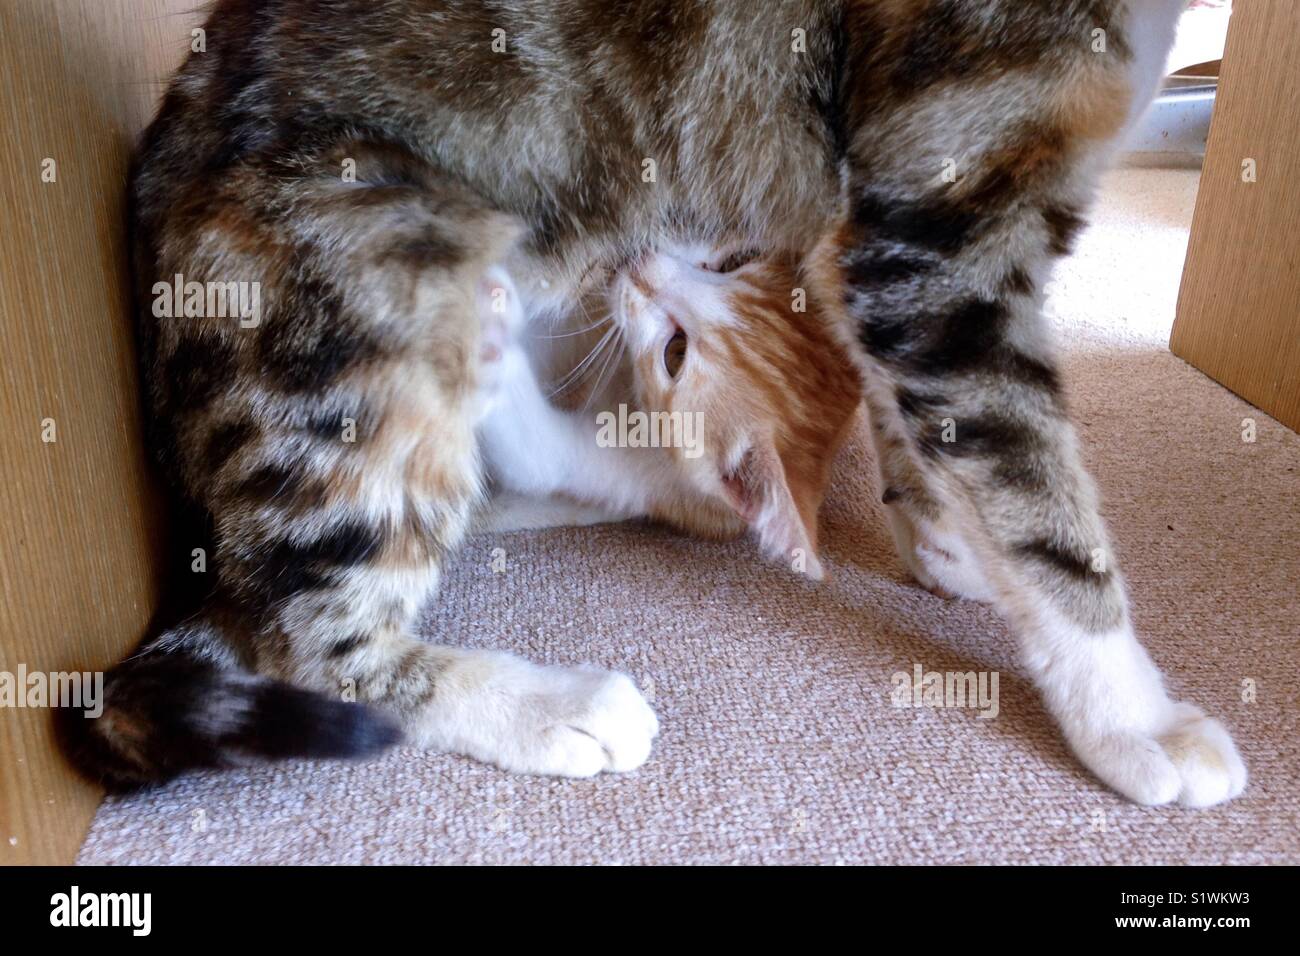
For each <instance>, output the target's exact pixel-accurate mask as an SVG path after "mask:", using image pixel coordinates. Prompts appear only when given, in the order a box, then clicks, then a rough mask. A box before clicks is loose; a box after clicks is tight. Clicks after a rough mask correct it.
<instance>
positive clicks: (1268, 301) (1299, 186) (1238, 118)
mask: <svg viewBox="0 0 1300 956" xmlns="http://www.w3.org/2000/svg"><path fill="white" fill-rule="evenodd" d="M1297 104H1300V3H1296V2H1295V0H1250V2H1249V3H1242V4H1239V5H1238V6H1237V8H1236V12H1235V13H1234V14H1233V16H1232V24H1231V26H1230V28H1229V30H1228V45H1227V51H1226V53H1225V56H1224V61H1223V73H1222V76H1221V78H1220V81H1219V94H1218V99H1217V103H1216V105H1215V108H1214V121H1213V124H1212V125H1211V127H1210V139H1209V144H1208V146H1207V149H1206V156H1205V169H1204V172H1203V173H1202V176H1201V188H1200V192H1199V194H1198V195H1197V199H1196V213H1195V216H1194V218H1193V221H1192V234H1191V241H1190V243H1189V246H1188V251H1187V263H1186V265H1185V266H1184V269H1183V283H1182V289H1181V291H1180V293H1179V298H1178V314H1177V318H1176V320H1175V322H1174V329H1173V335H1172V336H1171V338H1170V341H1169V347H1170V349H1171V350H1172V351H1173V353H1174V354H1175V355H1178V356H1180V357H1181V358H1183V359H1185V360H1186V361H1188V362H1190V363H1191V364H1192V365H1195V366H1196V367H1197V368H1199V369H1200V370H1201V371H1203V372H1204V373H1205V374H1206V375H1209V376H1210V377H1211V378H1213V379H1214V380H1215V381H1217V382H1219V383H1221V384H1223V385H1225V386H1226V387H1228V388H1230V389H1231V390H1232V391H1234V392H1236V393H1237V394H1238V395H1240V396H1241V397H1242V398H1244V399H1246V400H1247V401H1248V402H1250V403H1251V404H1253V405H1255V406H1257V407H1258V408H1260V409H1262V410H1263V411H1265V412H1267V413H1268V414H1270V415H1272V416H1273V417H1274V418H1276V419H1277V420H1278V421H1280V422H1282V423H1283V424H1285V425H1287V426H1289V427H1290V428H1293V429H1296V430H1300V268H1298V267H1297V266H1298V265H1300V132H1298V130H1300V125H1298V124H1297V123H1296V118H1295V117H1296V109H1297ZM1248 159H1253V160H1254V161H1255V168H1256V182H1253V183H1249V182H1243V180H1242V172H1243V163H1244V162H1245V161H1246V160H1248Z"/></svg>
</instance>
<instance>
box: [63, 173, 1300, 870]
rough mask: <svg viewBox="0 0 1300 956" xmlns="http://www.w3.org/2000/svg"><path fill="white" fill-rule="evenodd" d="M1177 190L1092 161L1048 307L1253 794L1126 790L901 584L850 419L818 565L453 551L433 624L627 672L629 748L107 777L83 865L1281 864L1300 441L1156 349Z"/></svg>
mask: <svg viewBox="0 0 1300 956" xmlns="http://www.w3.org/2000/svg"><path fill="white" fill-rule="evenodd" d="M1196 183H1197V174H1196V173H1195V172H1186V171H1167V170H1124V171H1119V172H1116V173H1113V174H1111V175H1110V176H1109V177H1108V178H1107V179H1106V182H1105V188H1104V190H1103V195H1102V201H1101V203H1100V205H1099V208H1098V209H1097V210H1096V212H1095V215H1094V217H1093V219H1094V225H1093V227H1092V228H1091V229H1090V230H1089V231H1088V232H1087V233H1086V234H1085V235H1084V236H1083V237H1082V239H1081V241H1080V243H1079V246H1078V250H1077V253H1076V255H1074V256H1073V257H1072V258H1071V259H1069V260H1068V261H1065V262H1063V263H1062V264H1061V265H1060V266H1059V268H1058V270H1057V273H1056V278H1055V280H1054V282H1053V286H1052V298H1051V301H1050V311H1051V314H1052V317H1053V322H1054V324H1055V325H1056V326H1057V328H1058V334H1059V338H1060V340H1061V344H1062V347H1063V353H1064V362H1065V378H1066V381H1067V386H1068V389H1069V394H1070V400H1071V404H1072V406H1073V409H1074V413H1075V415H1076V418H1077V420H1078V423H1079V430H1080V433H1081V437H1082V440H1083V443H1084V446H1085V457H1086V460H1087V461H1088V463H1089V465H1090V467H1091V468H1092V469H1093V471H1094V473H1095V475H1096V476H1097V479H1098V483H1099V485H1100V486H1101V489H1102V491H1103V494H1104V497H1105V511H1106V514H1107V517H1108V519H1109V521H1110V524H1111V527H1112V531H1113V535H1114V538H1115V543H1116V546H1117V549H1118V551H1119V556H1120V560H1121V562H1122V565H1123V567H1124V568H1125V571H1126V573H1127V577H1128V581H1129V586H1130V590H1131V592H1132V595H1133V610H1134V614H1135V617H1136V621H1137V625H1138V628H1139V630H1140V632H1141V634H1142V635H1143V636H1144V639H1145V642H1146V645H1147V647H1148V648H1149V649H1150V651H1151V654H1152V656H1153V657H1154V658H1155V660H1156V662H1157V663H1158V665H1159V666H1160V667H1161V668H1162V669H1163V670H1164V672H1165V674H1166V675H1167V678H1168V683H1169V685H1170V687H1171V689H1172V690H1173V692H1174V693H1175V694H1176V695H1177V696H1179V697H1182V698H1185V699H1188V700H1191V701H1193V702H1195V703H1197V704H1199V705H1201V706H1202V707H1204V708H1205V709H1206V710H1208V711H1209V712H1210V713H1211V714H1214V715H1215V716H1218V717H1219V718H1221V719H1222V720H1223V721H1224V722H1225V723H1226V724H1227V725H1228V727H1229V728H1230V729H1231V730H1232V732H1233V734H1234V735H1235V737H1236V740H1237V742H1238V745H1239V746H1240V748H1241V752H1242V754H1243V756H1244V758H1245V760H1246V763H1247V765H1248V766H1249V769H1250V773H1251V782H1250V785H1249V787H1248V789H1247V791H1246V793H1245V795H1244V796H1243V797H1242V798H1240V799H1238V800H1237V801H1235V802H1233V803H1230V804H1228V805H1226V806H1220V807H1217V808H1214V809H1211V810H1204V811H1187V810H1181V809H1176V808H1163V809H1147V808H1141V807H1136V806H1132V805H1130V804H1128V803H1125V802H1123V801H1122V800H1121V799H1119V798H1118V797H1116V796H1115V795H1114V794H1113V793H1111V792H1110V791H1108V790H1107V789H1106V788H1105V787H1103V786H1102V785H1101V784H1100V783H1098V782H1097V781H1096V780H1094V779H1093V778H1092V777H1091V776H1090V775H1089V774H1088V773H1087V772H1086V771H1085V770H1084V769H1083V768H1082V767H1081V766H1080V765H1079V764H1077V763H1076V762H1075V760H1074V759H1073V758H1072V757H1071V756H1070V754H1069V753H1068V752H1067V750H1066V749H1065V747H1064V745H1063V743H1062V741H1061V739H1060V737H1059V736H1058V734H1057V731H1056V728H1055V727H1054V726H1053V725H1052V724H1051V722H1050V721H1049V719H1048V717H1047V715H1046V713H1045V712H1044V710H1043V707H1042V705H1041V703H1040V701H1039V698H1038V695H1037V694H1036V692H1035V690H1034V688H1033V687H1032V685H1031V684H1029V683H1028V682H1027V681H1026V679H1025V678H1024V676H1023V672H1022V671H1021V670H1020V668H1019V667H1018V664H1017V655H1016V647H1015V644H1014V641H1013V640H1012V638H1011V636H1010V635H1009V633H1008V631H1007V629H1006V628H1005V627H1004V625H1003V624H1002V623H1000V621H999V620H998V618H997V617H996V616H995V615H994V614H993V613H992V612H991V611H989V610H988V609H986V608H984V607H982V606H979V605H975V604H964V603H949V602H945V601H942V600H940V599H938V598H935V597H932V596H931V595H930V594H928V593H926V592H924V591H922V590H919V589H918V588H916V587H915V586H913V585H912V584H911V583H910V582H909V580H908V579H907V577H906V575H905V574H904V572H903V570H902V568H901V566H900V564H899V562H898V560H897V558H896V557H895V555H894V552H893V549H892V546H891V544H890V541H889V536H888V532H887V531H886V528H885V526H884V523H883V519H882V516H881V515H880V513H879V509H878V506H877V505H876V504H875V492H874V489H873V483H872V479H871V472H872V468H871V463H870V459H869V457H868V455H867V453H866V450H865V443H864V441H863V440H862V439H863V436H862V435H861V434H859V435H858V437H857V438H856V439H855V440H854V442H853V443H852V445H851V446H850V447H849V448H848V449H847V450H846V452H845V454H844V455H843V458H842V459H841V461H840V462H839V465H838V469H837V475H836V481H835V486H834V490H833V492H832V494H831V497H830V500H829V501H828V503H827V506H826V508H825V510H824V512H823V540H824V550H825V558H826V561H827V566H828V569H829V570H830V572H831V574H832V576H833V577H832V580H831V581H829V582H828V583H826V584H825V585H823V586H821V587H816V586H813V585H810V584H808V583H806V582H803V581H801V580H799V579H797V578H795V577H794V576H793V575H790V574H788V573H785V572H784V571H783V570H782V569H780V568H777V567H771V566H768V565H766V564H763V563H761V562H760V561H759V560H758V559H757V558H756V556H755V554H754V550H753V548H752V547H751V546H748V545H746V544H743V543H737V544H731V545H712V544H703V543H699V542H695V541H690V540H686V539H683V538H679V537H675V536H674V535H672V534H670V533H668V532H666V531H661V530H655V529H651V528H647V527H644V526H638V525H627V526H600V527H592V528H582V529H563V530H553V531H543V532H529V533H517V534H509V535H495V534H494V535H488V536H480V537H476V538H474V539H472V540H471V541H470V542H469V543H468V545H467V546H466V547H465V549H464V551H463V553H462V554H461V555H460V557H459V559H458V560H457V561H456V562H455V563H454V564H453V565H452V566H451V568H450V569H449V572H448V574H447V579H446V585H445V587H444V589H443V591H442V593H441V594H440V596H439V598H438V601H437V604H436V606H435V607H433V608H431V609H430V611H429V613H428V618H427V623H426V629H425V632H426V633H427V634H428V635H430V636H436V638H437V639H438V640H440V641H445V642H449V643H461V644H466V645H472V646H481V647H488V646H496V647H502V648H509V649H511V650H514V651H517V652H519V653H521V654H524V655H526V656H528V657H530V658H532V659H534V660H539V661H545V662H550V663H579V662H584V661H590V662H595V663H598V664H601V665H605V666H608V667H613V668H618V669H621V670H624V671H626V672H628V673H630V674H632V675H633V676H634V677H635V679H636V680H637V681H638V682H639V683H640V685H641V686H642V688H644V689H645V690H646V691H647V692H648V694H649V695H650V696H651V697H652V699H653V703H654V706H655V708H656V709H657V711H658V713H659V715H660V718H661V720H662V726H663V730H662V733H661V736H660V738H659V740H658V742H657V746H656V749H655V752H654V754H653V756H652V757H651V759H650V762H649V763H648V764H647V765H646V766H645V767H643V768H642V769H641V770H639V771H637V772H635V773H632V774H628V775H625V776H611V775H604V776H602V777H600V778H599V779H596V780H590V781H570V780H551V779H542V778H535V777H519V776H510V775H508V774H506V773H503V772H501V771H498V770H495V769H493V768H491V767H486V766H483V765H481V764H477V763H474V762H472V761H470V760H467V759H463V758H459V757H449V756H442V755H436V754H427V753H422V752H418V751H414V750H411V749H403V750H400V751H397V752H395V753H392V754H391V755H389V756H387V757H386V758H385V759H383V760H381V761H378V762H376V763H371V764H366V765H341V764H309V763H295V764H288V765H284V766H280V767H276V768H262V769H251V770H241V771H236V772H228V773H221V774H206V775H201V776H195V777H192V778H189V779H184V780H181V781H179V782H177V783H175V784H173V785H171V786H169V787H167V788H165V789H162V790H160V791H156V792H153V793H149V794H145V795H139V796H134V797H131V798H126V799H113V800H109V801H108V802H106V803H105V804H104V806H103V807H102V809H101V810H100V811H99V814H98V816H97V817H96V819H95V822H94V825H93V827H92V829H91V831H90V834H89V836H88V838H87V840H86V842H85V846H84V848H83V850H82V853H81V856H80V862H82V863H88V864H94V863H229V864H253V863H414V862H421V863H604V864H640V863H841V862H842V863H1297V862H1300V812H1298V811H1297V780H1300V734H1298V733H1297V729H1298V728H1297V723H1298V719H1297V718H1298V715H1300V588H1298V587H1297V581H1298V580H1300V558H1298V557H1297V549H1296V542H1297V533H1298V532H1300V509H1297V491H1298V490H1300V437H1297V436H1296V435H1295V434H1293V433H1292V432H1290V431H1288V430H1286V429H1285V428H1283V427H1282V426H1281V425H1279V424H1278V423H1276V422H1274V421H1273V420H1272V419H1270V418H1269V417H1268V416H1266V415H1264V414H1263V413H1261V412H1258V411H1256V410H1254V409H1252V408H1251V407H1250V406H1249V405H1247V404H1246V403H1244V402H1242V401H1240V400H1239V399H1237V398H1235V397H1234V396H1233V395H1231V394H1230V393H1229V392H1227V391H1225V390H1224V389H1223V388H1221V387H1220V386H1218V385H1217V384H1215V383H1214V382H1212V381H1210V380H1209V379H1207V378H1205V377H1204V376H1203V375H1201V374H1200V373H1199V372H1197V371H1196V370H1194V369H1192V368H1191V367H1189V366H1187V365H1185V364H1184V363H1183V362H1181V361H1180V360H1179V359H1177V358H1175V357H1173V356H1172V355H1171V354H1170V353H1169V351H1168V349H1167V346H1166V342H1167V340H1168V334H1169V328H1170V324H1171V322H1172V320H1173V312H1174V302H1175V296H1176V293H1177V286H1178V280H1179V274H1180V270H1181V267H1182V262H1183V255H1184V251H1185V248H1186V243H1187V230H1188V226H1189V224H1190V222H1191V213H1192V205H1193V202H1194V198H1195V191H1196ZM1245 418H1251V419H1254V421H1255V423H1256V429H1257V436H1256V441H1255V442H1254V443H1246V442H1243V440H1242V428H1243V425H1242V421H1243V419H1245ZM496 547H500V548H503V549H504V550H505V553H506V559H507V566H506V570H505V572H504V573H500V574H494V573H493V571H492V567H491V565H492V549H493V548H496ZM917 664H920V665H921V666H922V668H923V669H924V670H926V671H937V672H949V671H961V672H965V671H976V672H980V671H984V672H988V671H997V672H998V673H999V685H998V689H999V695H998V696H999V700H998V704H999V712H998V714H997V716H996V717H995V718H993V719H980V718H979V717H977V716H976V711H975V710H972V709H955V708H954V709H912V708H897V707H894V706H892V704H891V692H892V691H893V688H894V683H893V681H892V680H891V678H892V675H894V674H895V673H898V672H904V673H907V674H909V675H910V674H911V673H912V671H913V668H914V666H915V665H917ZM1252 689H1253V694H1252V693H1251V690H1252Z"/></svg>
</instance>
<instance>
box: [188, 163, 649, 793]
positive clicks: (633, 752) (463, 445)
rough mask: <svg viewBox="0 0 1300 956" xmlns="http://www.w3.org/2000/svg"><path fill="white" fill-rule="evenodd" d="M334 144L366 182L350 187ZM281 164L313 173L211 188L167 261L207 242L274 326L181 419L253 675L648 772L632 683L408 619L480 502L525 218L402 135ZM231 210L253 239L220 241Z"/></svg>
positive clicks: (508, 762)
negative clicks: (507, 257)
mask: <svg viewBox="0 0 1300 956" xmlns="http://www.w3.org/2000/svg"><path fill="white" fill-rule="evenodd" d="M340 157H348V158H351V159H353V160H354V162H355V168H356V172H357V177H356V181H354V182H353V181H349V182H344V181H341V180H340V178H339V177H338V175H337V172H336V170H337V169H338V168H339V163H338V160H339V159H340ZM287 168H289V169H292V170H295V171H297V173H298V174H297V175H287V174H286V173H285V167H283V166H281V167H278V169H277V171H278V173H279V175H277V176H275V177H265V178H263V177H261V176H259V175H257V173H256V171H255V170H246V171H243V172H241V174H240V175H241V176H243V177H247V178H245V179H237V180H236V185H235V187H233V193H234V194H233V195H223V194H221V192H220V191H219V190H218V195H217V197H216V199H215V201H214V202H212V203H210V205H209V206H208V207H207V208H208V209H210V210H211V214H210V215H211V218H210V219H208V220H206V221H205V222H203V223H201V224H199V225H198V227H197V228H195V229H194V230H192V231H191V232H190V233H188V234H189V235H191V236H192V237H193V238H194V243H195V244H194V246H193V247H192V248H191V249H190V250H189V254H188V255H186V256H184V260H185V261H183V262H178V263H175V264H174V265H173V264H171V263H169V264H168V269H167V270H165V272H164V274H170V271H171V269H172V268H175V271H182V267H183V271H185V272H186V273H194V272H200V273H201V272H203V271H205V261H207V258H206V257H209V256H212V255H213V250H216V253H217V261H218V262H220V263H225V264H227V265H228V263H229V261H230V260H231V259H233V258H235V257H236V256H244V257H248V260H249V261H248V267H249V268H250V269H258V270H259V271H260V273H261V277H262V279H261V281H262V302H261V305H262V315H261V317H260V321H259V322H258V323H256V324H250V325H249V326H248V327H246V328H241V329H239V330H237V331H234V332H232V333H231V334H232V336H233V338H232V341H233V342H234V343H236V344H235V345H234V346H232V349H231V353H230V356H229V358H230V362H229V365H230V369H229V370H228V372H229V374H228V375H227V376H226V377H225V378H223V379H222V380H221V381H219V382H217V383H215V385H214V387H213V388H212V389H211V390H210V393H209V394H207V395H206V396H205V398H204V402H205V408H204V409H203V411H202V414H197V415H193V416H188V417H187V418H186V419H185V422H186V423H185V424H184V425H183V427H184V428H186V429H188V430H191V434H190V435H189V436H188V437H187V439H186V447H188V448H193V449H196V450H200V451H201V455H202V459H203V460H202V462H198V461H197V460H196V461H195V462H193V467H194V468H196V469H197V468H200V467H201V468H204V469H206V475H205V477H204V478H203V479H202V481H200V482H196V484H197V485H198V486H199V487H201V488H202V499H203V501H204V503H205V504H206V505H207V506H208V509H209V510H210V511H211V513H212V514H213V516H214V518H215V523H216V536H217V556H216V559H217V565H218V569H219V575H220V589H221V592H222V595H223V599H224V602H225V604H226V605H227V606H228V607H230V608H231V609H232V610H231V612H230V613H231V614H232V615H234V616H235V617H236V618H237V621H238V627H239V629H240V630H241V631H243V632H244V633H245V634H246V635H247V637H248V648H247V658H248V661H249V663H250V665H251V666H252V667H253V668H254V669H255V670H256V671H258V672H260V673H262V674H265V675H269V676H273V677H276V678H279V679H281V680H284V681H288V682H290V683H292V684H294V685H297V686H299V687H305V688H309V689H312V690H316V691H319V692H322V693H326V694H330V695H335V696H337V697H343V698H346V699H353V700H357V701H362V702H368V703H371V704H373V705H376V706H377V707H380V708H382V709H384V710H386V711H387V712H389V713H390V714H392V715H393V716H394V717H395V718H396V719H397V721H398V722H399V723H400V725H401V727H402V729H403V731H404V734H405V737H406V739H407V740H408V741H410V742H413V743H416V744H419V745H421V746H427V747H430V748H435V749H439V750H447V751H453V752H456V753H462V754H467V755H469V756H472V757H476V758H478V759H480V760H484V761H488V762H491V763H494V764H497V765H498V766H501V767H503V768H506V769H509V770H515V771H520V772H528V773H540V774H558V775H565V776H589V775H592V774H596V773H599V772H601V771H605V770H611V771H622V770H630V769H632V768H634V767H636V766H638V765H640V764H641V763H642V762H644V761H645V760H646V758H647V757H648V755H649V753H650V747H651V741H652V739H653V737H654V736H655V733H656V731H657V721H656V718H655V715H654V713H653V711H652V710H651V709H650V707H649V706H648V705H647V703H646V702H645V700H644V699H643V698H642V696H641V694H640V693H639V692H638V690H637V689H636V687H635V686H634V684H633V683H632V681H631V680H630V679H629V678H627V677H626V676H623V675H621V674H617V673H613V672H610V671H606V670H601V669H598V668H592V667H544V666H539V665H536V664H532V663H530V662H528V661H525V660H522V659H520V658H518V657H515V656H513V655H510V654H506V653H502V652H499V651H494V650H478V649H466V648H458V647H452V646H443V645H436V644H431V643H427V642H425V641H422V640H420V639H419V638H418V637H417V635H416V632H415V627H414V625H415V622H416V617H417V614H418V613H419V611H420V609H421V608H422V606H423V605H424V604H425V603H426V601H427V600H428V599H429V598H430V597H431V596H432V595H433V593H434V592H435V590H436V588H437V586H438V583H439V577H440V574H441V569H442V566H443V564H444V563H445V561H446V559H447V557H448V555H449V554H450V553H451V551H452V550H453V549H454V548H456V547H457V545H458V544H459V542H460V540H461V538H462V537H463V535H464V533H465V531H466V528H467V526H468V523H469V520H470V515H471V512H472V509H473V508H474V507H475V505H476V504H477V503H478V501H479V499H480V496H481V484H482V475H481V466H480V462H479V452H478V444H477V436H476V433H475V429H476V426H477V424H478V419H479V417H480V416H481V414H482V413H483V408H482V405H483V397H484V387H483V381H482V378H483V373H484V366H485V364H486V365H488V366H490V365H491V360H492V357H493V356H492V344H491V342H490V339H491V335H492V334H496V333H495V332H494V331H492V330H489V333H490V334H489V335H488V336H487V337H486V338H485V336H484V334H483V332H482V329H481V323H480V319H481V316H480V311H479V298H478V297H479V296H480V295H481V294H482V292H483V290H482V289H481V288H480V279H481V277H482V276H483V275H484V274H485V272H488V271H489V270H490V267H491V265H492V263H493V262H495V261H496V260H497V259H498V258H499V257H500V256H502V255H503V254H504V253H505V252H506V250H507V248H508V246H509V244H510V243H511V242H512V241H513V240H514V237H515V234H516V228H515V226H514V224H513V222H512V221H511V220H509V219H507V218H506V217H504V216H501V215H498V214H496V213H494V212H491V211H490V210H487V209H484V208H482V207H481V206H480V205H479V204H477V202H476V200H475V198H474V197H473V196H472V195H468V194H466V193H465V192H464V191H463V190H460V189H457V188H456V187H454V186H451V185H444V184H442V183H440V182H439V181H438V178H437V176H436V175H435V174H434V173H433V172H432V171H431V170H430V169H429V168H428V167H427V166H426V165H424V164H423V163H421V162H420V161H419V160H418V159H417V158H415V157H412V156H410V155H409V154H406V153H404V152H401V151H398V150H394V149H392V148H390V147H385V146H376V145H374V144H370V143H365V142H355V141H354V142H348V143H344V144H341V145H339V146H338V147H337V148H335V149H333V150H330V151H328V152H327V153H326V154H325V155H323V156H322V155H316V154H312V155H304V156H301V157H299V158H298V159H297V160H296V161H295V162H293V163H290V164H288V167H287ZM303 170H307V171H308V172H307V173H303V172H302V171H303ZM311 170H319V172H318V173H316V174H312V173H311V172H310V171H311ZM232 222H239V223H240V224H241V225H242V226H244V227H245V228H246V229H247V230H249V232H250V233H251V234H241V235H239V236H234V235H229V232H230V230H231V223H232ZM236 240H238V242H236ZM258 253H263V254H262V255H260V256H259V255H258ZM166 332H167V334H166V339H167V341H166V343H165V344H164V346H163V347H164V349H165V350H167V352H168V353H169V354H170V356H171V359H170V360H168V359H166V358H164V361H165V362H167V361H170V362H171V363H172V364H174V363H175V360H176V357H177V356H178V355H179V356H186V357H187V358H185V361H187V362H188V361H190V359H191V358H192V359H193V360H194V361H196V362H201V361H203V360H204V358H205V355H204V351H203V348H202V347H201V346H202V341H201V339H202V336H203V335H204V334H205V333H204V329H203V327H202V323H201V322H186V323H176V324H174V325H173V326H170V327H168V329H167V330H166ZM485 347H486V348H485ZM207 357H208V358H209V359H210V354H209V355H208V356H207ZM488 391H489V392H490V389H488Z"/></svg>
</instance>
